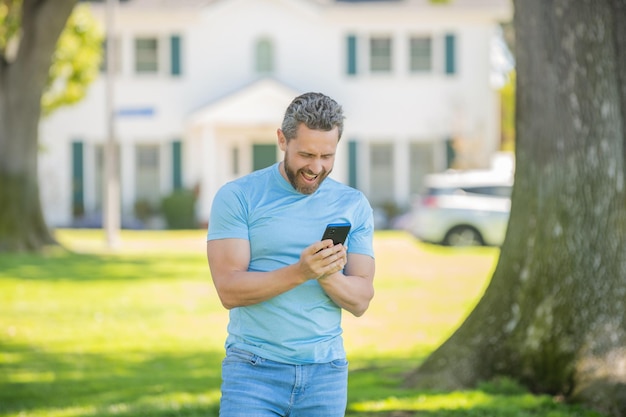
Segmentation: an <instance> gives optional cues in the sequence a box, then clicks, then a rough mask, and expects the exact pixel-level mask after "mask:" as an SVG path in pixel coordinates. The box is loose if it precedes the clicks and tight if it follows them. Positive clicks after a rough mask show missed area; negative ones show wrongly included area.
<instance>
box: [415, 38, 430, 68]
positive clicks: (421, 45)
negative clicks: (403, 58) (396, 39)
mask: <svg viewBox="0 0 626 417" xmlns="http://www.w3.org/2000/svg"><path fill="white" fill-rule="evenodd" d="M431 45H432V42H431V39H430V37H423V38H411V42H410V48H411V50H410V54H411V56H410V71H411V72H421V71H430V70H431V69H432V47H431Z"/></svg>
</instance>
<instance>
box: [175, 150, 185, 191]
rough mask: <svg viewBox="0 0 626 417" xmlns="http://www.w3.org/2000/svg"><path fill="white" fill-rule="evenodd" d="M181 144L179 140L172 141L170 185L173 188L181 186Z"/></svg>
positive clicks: (176, 188)
mask: <svg viewBox="0 0 626 417" xmlns="http://www.w3.org/2000/svg"><path fill="white" fill-rule="evenodd" d="M181 148H182V144H181V142H180V141H179V140H177V141H174V142H173V143H172V185H173V186H174V189H175V190H178V189H181V188H183V170H182V154H181Z"/></svg>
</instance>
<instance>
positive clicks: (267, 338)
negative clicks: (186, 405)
mask: <svg viewBox="0 0 626 417" xmlns="http://www.w3.org/2000/svg"><path fill="white" fill-rule="evenodd" d="M278 167H279V163H276V164H274V165H272V166H270V167H268V168H265V169H262V170H259V171H255V172H253V173H251V174H250V175H247V176H244V177H242V178H239V179H237V180H235V181H232V182H229V183H228V184H226V185H224V186H223V187H222V188H221V189H220V190H219V191H218V193H217V195H216V196H215V199H214V201H213V206H212V208H211V215H210V218H209V228H208V236H207V240H215V239H228V238H237V239H246V240H248V241H249V242H250V265H249V267H248V270H249V271H264V272H265V271H273V270H276V269H279V268H282V267H284V266H287V265H291V264H294V263H296V262H297V261H298V260H299V259H300V254H301V252H302V251H303V250H304V249H305V248H306V247H307V246H309V245H311V244H312V243H314V242H316V241H319V240H320V239H321V237H322V234H323V232H324V229H325V228H326V225H327V224H329V223H343V222H349V223H350V224H352V229H351V230H350V234H349V235H348V239H347V241H346V246H347V247H348V252H350V253H359V254H363V255H368V256H371V257H373V256H374V250H373V232H374V221H373V216H372V208H371V206H370V204H369V202H368V201H367V199H366V198H365V196H364V195H363V193H361V192H360V191H358V190H356V189H354V188H351V187H348V186H347V185H344V184H341V183H339V182H337V181H335V180H333V179H331V178H326V179H325V180H324V181H323V182H322V184H321V185H320V187H319V188H318V190H317V191H315V192H314V193H313V194H310V195H305V194H301V193H299V192H297V191H296V190H295V189H294V188H293V187H292V186H291V184H290V183H289V182H288V181H287V180H285V178H283V176H282V175H281V174H280V171H279V168H278ZM341 334H342V328H341V308H340V307H338V306H337V305H336V304H335V303H334V302H333V301H332V300H331V299H330V297H328V295H326V293H325V292H324V291H323V290H322V288H321V286H320V285H319V283H318V282H317V281H315V280H310V281H307V282H305V283H304V284H301V285H299V286H298V287H296V288H293V289H292V290H290V291H287V292H285V293H283V294H280V295H278V296H276V297H274V298H272V299H270V300H267V301H264V302H262V303H259V304H255V305H251V306H246V307H237V308H233V309H231V310H230V321H229V324H228V337H227V339H226V347H227V348H228V347H231V346H232V347H236V348H239V349H243V350H247V351H249V352H252V353H254V354H257V355H259V356H261V357H263V358H266V359H270V360H274V361H277V362H283V363H291V364H306V363H325V362H330V361H333V360H335V359H340V358H344V357H345V351H344V348H343V339H342V336H341Z"/></svg>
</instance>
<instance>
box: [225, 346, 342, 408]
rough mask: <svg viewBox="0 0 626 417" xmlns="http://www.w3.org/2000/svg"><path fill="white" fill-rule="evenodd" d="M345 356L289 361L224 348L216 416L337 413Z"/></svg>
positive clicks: (339, 406)
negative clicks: (305, 362) (310, 361)
mask: <svg viewBox="0 0 626 417" xmlns="http://www.w3.org/2000/svg"><path fill="white" fill-rule="evenodd" d="M347 394H348V361H347V360H345V359H338V360H335V361H333V362H330V363H321V364H311V365H289V364H284V363H279V362H274V361H270V360H267V359H263V358H261V357H259V356H257V355H254V354H252V353H249V352H246V351H242V350H239V349H232V348H230V349H228V351H227V352H226V358H225V359H224V361H223V363H222V399H221V401H220V417H270V416H271V417H276V416H283V417H318V416H319V417H343V416H344V415H345V411H346V404H347Z"/></svg>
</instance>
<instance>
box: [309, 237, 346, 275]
mask: <svg viewBox="0 0 626 417" xmlns="http://www.w3.org/2000/svg"><path fill="white" fill-rule="evenodd" d="M347 260H348V256H347V248H346V247H345V246H343V245H342V244H337V245H334V246H333V241H332V239H326V240H323V241H321V242H315V243H314V244H312V245H311V246H309V247H308V248H306V249H305V250H303V251H302V254H301V255H300V262H299V267H300V270H301V271H302V274H303V275H304V276H306V277H308V278H309V279H320V278H324V277H326V276H328V275H332V274H334V273H336V272H339V271H341V270H342V269H343V268H344V267H345V265H346V263H347Z"/></svg>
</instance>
